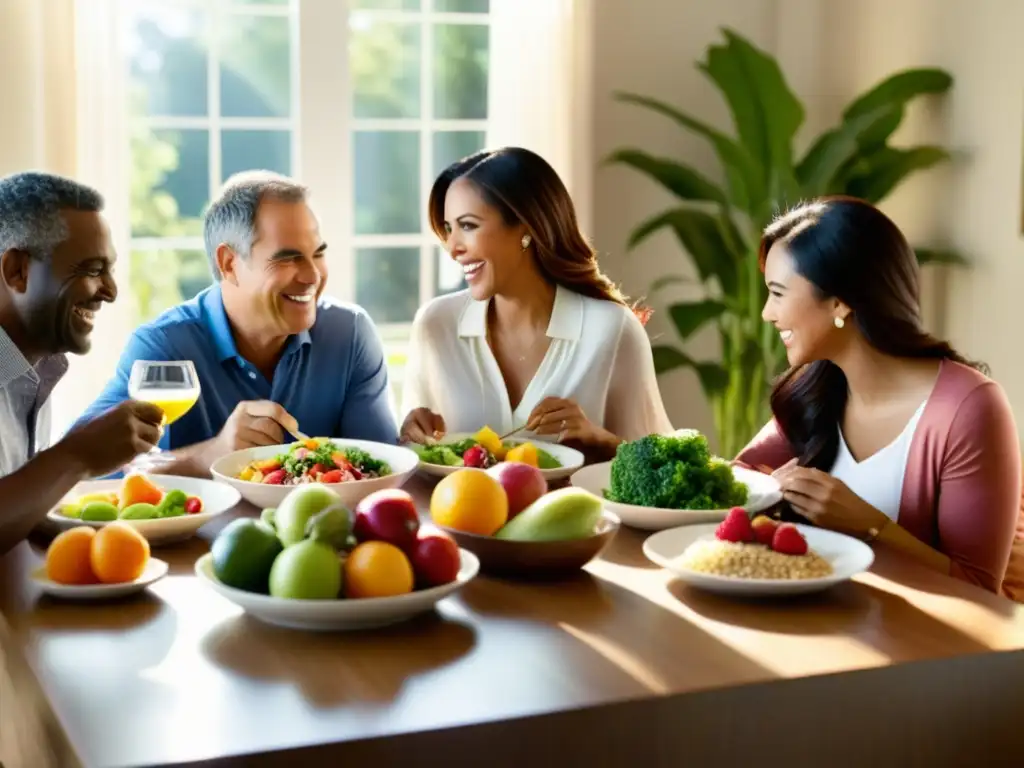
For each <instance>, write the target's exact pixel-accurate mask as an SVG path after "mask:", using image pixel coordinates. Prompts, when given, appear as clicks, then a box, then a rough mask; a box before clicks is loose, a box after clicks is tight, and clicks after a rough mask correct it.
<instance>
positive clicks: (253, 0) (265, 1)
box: [231, 0, 292, 5]
mask: <svg viewBox="0 0 1024 768" xmlns="http://www.w3.org/2000/svg"><path fill="white" fill-rule="evenodd" d="M291 1H292V0H231V2H232V3H234V4H235V5H288V4H289V3H291Z"/></svg>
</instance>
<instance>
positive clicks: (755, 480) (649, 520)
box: [569, 461, 782, 531]
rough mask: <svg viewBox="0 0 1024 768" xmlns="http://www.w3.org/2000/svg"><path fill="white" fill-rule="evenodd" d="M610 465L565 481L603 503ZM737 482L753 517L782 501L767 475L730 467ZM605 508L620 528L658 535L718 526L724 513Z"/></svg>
mask: <svg viewBox="0 0 1024 768" xmlns="http://www.w3.org/2000/svg"><path fill="white" fill-rule="evenodd" d="M611 468H612V465H611V462H609V461H606V462H604V463H602V464H591V465H590V466H589V467H583V468H582V469H580V470H579V471H578V472H575V473H574V474H573V476H572V477H571V478H570V479H569V482H570V484H572V485H575V486H576V487H577V488H583V489H584V490H586V491H590V492H591V493H593V494H594V495H596V496H600V497H601V498H602V499H604V491H605V489H606V488H607V487H608V486H609V485H610V484H611ZM733 474H734V476H735V477H736V479H737V480H739V481H740V482H741V483H743V484H744V485H746V486H747V489H748V490H749V496H748V498H747V503H746V504H745V505H744V507H743V508H744V509H746V510H747V512H750V513H755V512H761V511H762V510H765V509H768V507H771V506H773V505H775V504H778V503H779V501H781V500H782V489H781V488H780V487H779V481H778V480H776V479H775V478H774V477H772V476H771V475H766V474H764V473H762V472H754V471H753V470H749V469H743V468H742V467H733ZM604 504H605V507H606V508H607V509H609V510H611V511H612V512H614V513H615V514H616V515H618V516H619V519H620V520H622V524H623V525H627V526H629V527H631V528H639V529H641V530H644V531H661V530H664V529H666V528H676V527H678V526H680V525H694V524H697V523H711V522H718V521H721V520H724V519H725V516H726V515H727V514H728V513H729V510H728V509H660V508H658V507H640V506H637V505H635V504H619V503H618V502H615V501H609V500H608V499H605V501H604Z"/></svg>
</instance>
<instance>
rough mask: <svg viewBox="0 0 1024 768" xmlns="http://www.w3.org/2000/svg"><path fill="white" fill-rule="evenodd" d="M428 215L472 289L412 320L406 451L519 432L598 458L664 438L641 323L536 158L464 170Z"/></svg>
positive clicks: (492, 156) (455, 169)
mask: <svg viewBox="0 0 1024 768" xmlns="http://www.w3.org/2000/svg"><path fill="white" fill-rule="evenodd" d="M429 215H430V224H431V227H432V229H433V230H434V232H435V233H437V235H438V237H439V238H441V240H442V241H443V242H444V245H445V248H446V249H447V251H448V253H449V254H450V255H451V257H452V259H454V260H455V261H457V262H458V263H459V265H460V266H461V267H462V268H463V270H464V271H465V274H466V282H467V283H468V285H469V288H468V290H465V291H460V292H458V293H454V294H450V295H447V296H440V297H438V298H436V299H434V300H433V301H431V302H430V303H429V304H427V305H426V306H424V307H422V308H421V309H420V311H419V312H418V313H417V315H416V319H415V321H414V322H413V330H412V339H411V344H410V355H409V361H408V365H407V368H406V383H405V392H404V398H403V403H402V406H403V408H402V412H403V413H404V414H406V416H405V420H404V423H403V425H402V435H401V437H402V441H403V442H416V443H422V442H425V441H426V440H427V439H428V438H434V439H438V438H440V437H441V436H442V435H444V434H445V432H475V431H476V430H478V429H480V428H481V427H483V426H484V425H488V426H490V427H491V428H492V429H494V430H495V431H496V432H498V433H499V434H504V433H506V432H510V431H512V430H514V429H518V428H521V427H525V429H524V430H523V434H524V435H532V436H535V437H537V438H540V439H547V440H558V441H559V442H564V443H567V444H569V445H574V446H575V447H578V448H581V449H582V450H584V452H585V453H586V454H587V455H588V458H593V459H599V458H608V457H610V456H612V455H614V453H615V449H616V447H617V446H618V444H619V443H620V442H621V441H623V440H632V439H636V438H638V437H642V436H643V435H647V434H651V433H656V432H657V433H664V432H671V431H672V426H671V424H670V423H669V420H668V416H667V415H666V413H665V408H664V405H663V404H662V401H661V394H660V393H659V391H658V385H657V380H656V378H655V373H654V361H653V357H652V355H651V345H650V341H649V340H648V338H647V334H646V333H645V331H644V327H643V322H642V320H641V319H640V317H638V315H640V316H641V317H645V314H644V313H642V312H639V311H634V310H633V309H632V308H631V307H630V306H629V305H628V304H627V303H626V300H625V298H624V297H623V296H622V294H621V293H620V292H619V291H618V289H617V288H616V287H615V286H614V285H613V284H612V283H611V281H610V280H609V279H608V278H607V277H606V276H605V275H604V274H602V272H601V271H600V269H599V268H598V265H597V258H596V255H595V253H594V250H593V249H592V248H591V247H590V245H589V244H588V243H587V242H586V240H585V238H584V237H583V235H582V234H581V233H580V231H579V226H578V224H577V222H576V212H575V209H574V207H573V204H572V200H571V198H570V197H569V193H568V191H567V190H566V189H565V186H564V185H563V184H562V182H561V180H560V179H559V177H558V174H557V173H555V171H554V169H553V168H552V167H551V166H550V165H548V163H547V162H546V161H545V160H544V159H543V158H541V157H539V156H538V155H536V154H534V153H533V152H530V151H529V150H526V149H521V148H517V147H507V148H504V149H499V150H495V151H493V152H480V153H477V154H475V155H472V156H470V157H468V158H465V159H463V160H460V161H458V162H456V163H454V164H452V165H451V166H449V167H448V168H447V169H446V170H445V171H444V172H442V173H441V175H440V176H439V177H438V179H437V180H436V181H435V182H434V186H433V189H432V190H431V192H430V201H429Z"/></svg>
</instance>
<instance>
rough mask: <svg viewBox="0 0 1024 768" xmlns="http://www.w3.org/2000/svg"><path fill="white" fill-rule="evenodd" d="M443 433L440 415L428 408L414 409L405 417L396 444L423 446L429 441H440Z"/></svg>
mask: <svg viewBox="0 0 1024 768" xmlns="http://www.w3.org/2000/svg"><path fill="white" fill-rule="evenodd" d="M445 431H446V429H445V425H444V419H443V418H441V416H440V414H437V413H434V412H433V411H432V410H430V409H429V408H416V409H415V410H412V411H410V412H409V415H408V416H406V417H405V421H404V422H403V423H402V431H401V434H400V435H399V437H398V442H400V443H418V444H420V445H423V444H425V443H426V442H427V441H428V440H431V439H432V440H440V439H441V438H442V437H444V433H445Z"/></svg>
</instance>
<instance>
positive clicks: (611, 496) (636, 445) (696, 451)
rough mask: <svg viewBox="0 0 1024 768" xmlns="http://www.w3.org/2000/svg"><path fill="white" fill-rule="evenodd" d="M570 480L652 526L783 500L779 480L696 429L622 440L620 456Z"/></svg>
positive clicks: (638, 523)
mask: <svg viewBox="0 0 1024 768" xmlns="http://www.w3.org/2000/svg"><path fill="white" fill-rule="evenodd" d="M569 482H570V484H571V485H573V486H575V487H577V488H583V489H584V490H587V491H590V492H591V493H593V494H596V495H599V496H602V497H603V498H604V499H605V501H606V503H607V506H608V509H610V510H611V511H612V512H614V513H615V514H616V515H618V516H619V518H620V519H621V520H622V524H623V525H627V526H629V527H631V528H639V529H641V530H646V531H660V530H664V529H666V528H675V527H677V526H680V525H692V524H695V523H712V522H714V523H717V522H719V521H721V520H722V519H724V518H725V516H726V514H728V512H729V510H730V509H732V508H733V507H743V508H744V509H745V510H746V511H747V512H749V513H751V514H753V513H756V512H763V511H764V510H766V509H768V508H769V507H772V506H774V505H775V504H778V503H779V501H781V500H782V489H781V487H780V486H779V482H778V480H776V479H775V478H774V477H772V476H771V475H767V474H764V473H761V472H755V471H753V470H749V469H744V468H743V467H734V466H732V465H731V464H730V463H729V462H728V461H726V460H724V459H721V458H718V457H716V456H713V455H712V454H711V451H710V448H709V447H708V441H707V438H706V437H705V436H704V435H702V434H701V433H700V432H697V431H696V430H679V431H678V432H676V433H674V434H671V435H647V436H645V437H641V438H639V439H637V440H631V441H628V442H624V443H621V444H620V445H619V447H618V449H617V450H616V453H615V458H614V459H612V460H611V461H608V462H604V463H601V464H591V465H590V466H587V467H583V468H582V469H580V470H579V471H577V472H575V473H574V474H573V475H572V477H571V478H570V479H569Z"/></svg>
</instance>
